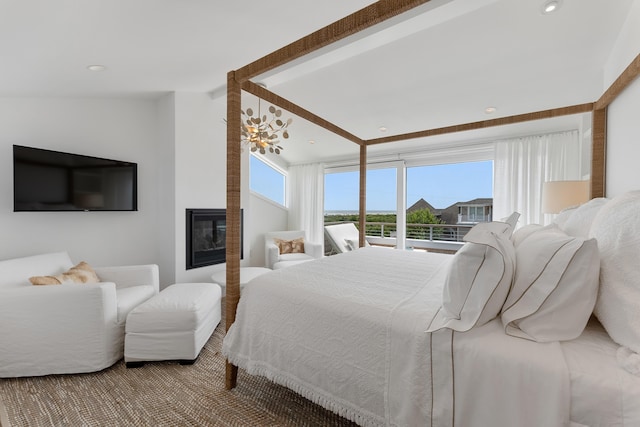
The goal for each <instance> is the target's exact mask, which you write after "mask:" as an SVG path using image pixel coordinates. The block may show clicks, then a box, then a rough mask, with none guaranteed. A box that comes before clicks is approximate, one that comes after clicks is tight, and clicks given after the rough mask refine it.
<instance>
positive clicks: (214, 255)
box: [186, 209, 243, 270]
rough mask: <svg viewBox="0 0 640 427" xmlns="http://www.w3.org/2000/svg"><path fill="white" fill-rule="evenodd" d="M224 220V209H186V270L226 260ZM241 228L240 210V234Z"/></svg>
mask: <svg viewBox="0 0 640 427" xmlns="http://www.w3.org/2000/svg"><path fill="white" fill-rule="evenodd" d="M226 222H227V212H226V209H187V221H186V223H187V236H186V243H187V244H186V248H187V264H186V269H187V270H190V269H192V268H198V267H204V266H207V265H213V264H220V263H223V262H225V261H226V241H227V224H226ZM242 228H243V227H242V210H241V211H240V230H241V233H240V234H241V236H242ZM241 241H242V237H241ZM240 246H241V247H242V245H240ZM240 257H241V258H242V251H241V252H240Z"/></svg>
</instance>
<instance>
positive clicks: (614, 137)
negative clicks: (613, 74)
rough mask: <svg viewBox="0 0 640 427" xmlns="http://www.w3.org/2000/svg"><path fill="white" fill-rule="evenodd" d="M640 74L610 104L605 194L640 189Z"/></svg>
mask: <svg viewBox="0 0 640 427" xmlns="http://www.w3.org/2000/svg"><path fill="white" fill-rule="evenodd" d="M639 112H640V78H639V79H636V80H635V82H633V83H632V84H631V86H629V87H628V88H627V89H626V90H625V91H624V92H623V93H622V94H620V95H619V96H618V98H616V100H615V101H614V102H613V103H612V104H611V105H610V106H609V110H608V122H607V166H606V167H607V179H606V195H607V197H614V196H616V195H618V194H621V193H624V192H626V191H631V190H640V167H638V159H640V122H639V121H638V117H639V116H638V113H639Z"/></svg>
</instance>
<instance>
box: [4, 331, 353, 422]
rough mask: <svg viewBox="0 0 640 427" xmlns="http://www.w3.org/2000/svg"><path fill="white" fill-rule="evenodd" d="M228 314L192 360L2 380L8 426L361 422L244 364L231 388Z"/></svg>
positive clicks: (116, 365) (121, 362)
mask: <svg viewBox="0 0 640 427" xmlns="http://www.w3.org/2000/svg"><path fill="white" fill-rule="evenodd" d="M223 325H224V319H223V320H222V322H221V323H220V325H218V327H217V329H216V330H215V332H214V333H213V335H212V336H211V338H210V339H209V341H208V342H207V344H206V345H205V346H204V348H203V349H202V351H201V353H200V357H199V358H198V360H197V361H196V363H195V364H193V365H190V366H189V365H187V366H181V365H179V364H177V363H173V362H156V363H147V364H145V365H144V366H143V367H141V368H133V369H127V368H126V367H125V365H124V362H123V361H120V362H118V363H116V364H115V365H114V366H112V367H110V368H107V369H105V370H103V371H100V372H96V373H91V374H77V375H51V376H46V377H31V378H13V379H1V380H0V400H1V401H2V404H0V422H1V423H2V427H22V426H29V427H35V426H74V427H75V426H354V425H355V424H353V423H351V422H349V421H347V420H345V419H344V418H341V417H339V416H338V415H335V414H334V413H332V412H329V411H327V410H325V409H323V408H321V407H320V406H318V405H315V404H314V403H312V402H310V401H308V400H306V399H304V398H303V397H301V396H299V395H297V394H295V393H294V392H292V391H290V390H289V389H287V388H284V387H281V386H279V385H277V384H274V383H272V382H270V381H269V380H267V379H265V378H261V377H255V376H251V375H248V374H246V373H245V372H244V371H243V370H239V374H238V386H237V387H236V388H235V389H234V390H231V391H228V390H226V389H225V387H224V372H225V360H224V358H223V357H222V355H221V354H220V349H221V346H222V338H223V336H224V327H223Z"/></svg>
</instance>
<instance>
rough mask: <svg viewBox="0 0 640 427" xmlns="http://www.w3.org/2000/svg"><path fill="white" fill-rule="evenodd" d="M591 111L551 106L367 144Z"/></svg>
mask: <svg viewBox="0 0 640 427" xmlns="http://www.w3.org/2000/svg"><path fill="white" fill-rule="evenodd" d="M591 111H593V103H592V102H589V103H586V104H579V105H572V106H570V107H562V108H553V109H550V110H543V111H536V112H533V113H526V114H518V115H516V116H508V117H500V118H498V119H491V120H483V121H480V122H472V123H465V124H461V125H454V126H446V127H441V128H435V129H428V130H421V131H417V132H410V133H404V134H401V135H391V136H385V137H382V138H374V139H368V140H366V141H365V143H366V144H367V145H374V144H383V143H387V142H396V141H405V140H407V139H416V138H426V137H428V136H435V135H444V134H447V133H454V132H464V131H469V130H476V129H485V128H489V127H493V126H503V125H510V124H514V123H521V122H528V121H531V120H540V119H550V118H553V117H559V116H566V115H570V114H580V113H590V112H591Z"/></svg>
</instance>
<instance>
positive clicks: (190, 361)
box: [178, 354, 200, 365]
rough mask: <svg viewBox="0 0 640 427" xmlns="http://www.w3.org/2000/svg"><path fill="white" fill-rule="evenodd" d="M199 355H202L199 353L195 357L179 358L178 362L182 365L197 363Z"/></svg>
mask: <svg viewBox="0 0 640 427" xmlns="http://www.w3.org/2000/svg"><path fill="white" fill-rule="evenodd" d="M199 356H200V355H199V354H198V356H196V358H195V359H180V360H178V363H179V364H181V365H193V364H194V363H196V360H198V357H199Z"/></svg>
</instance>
